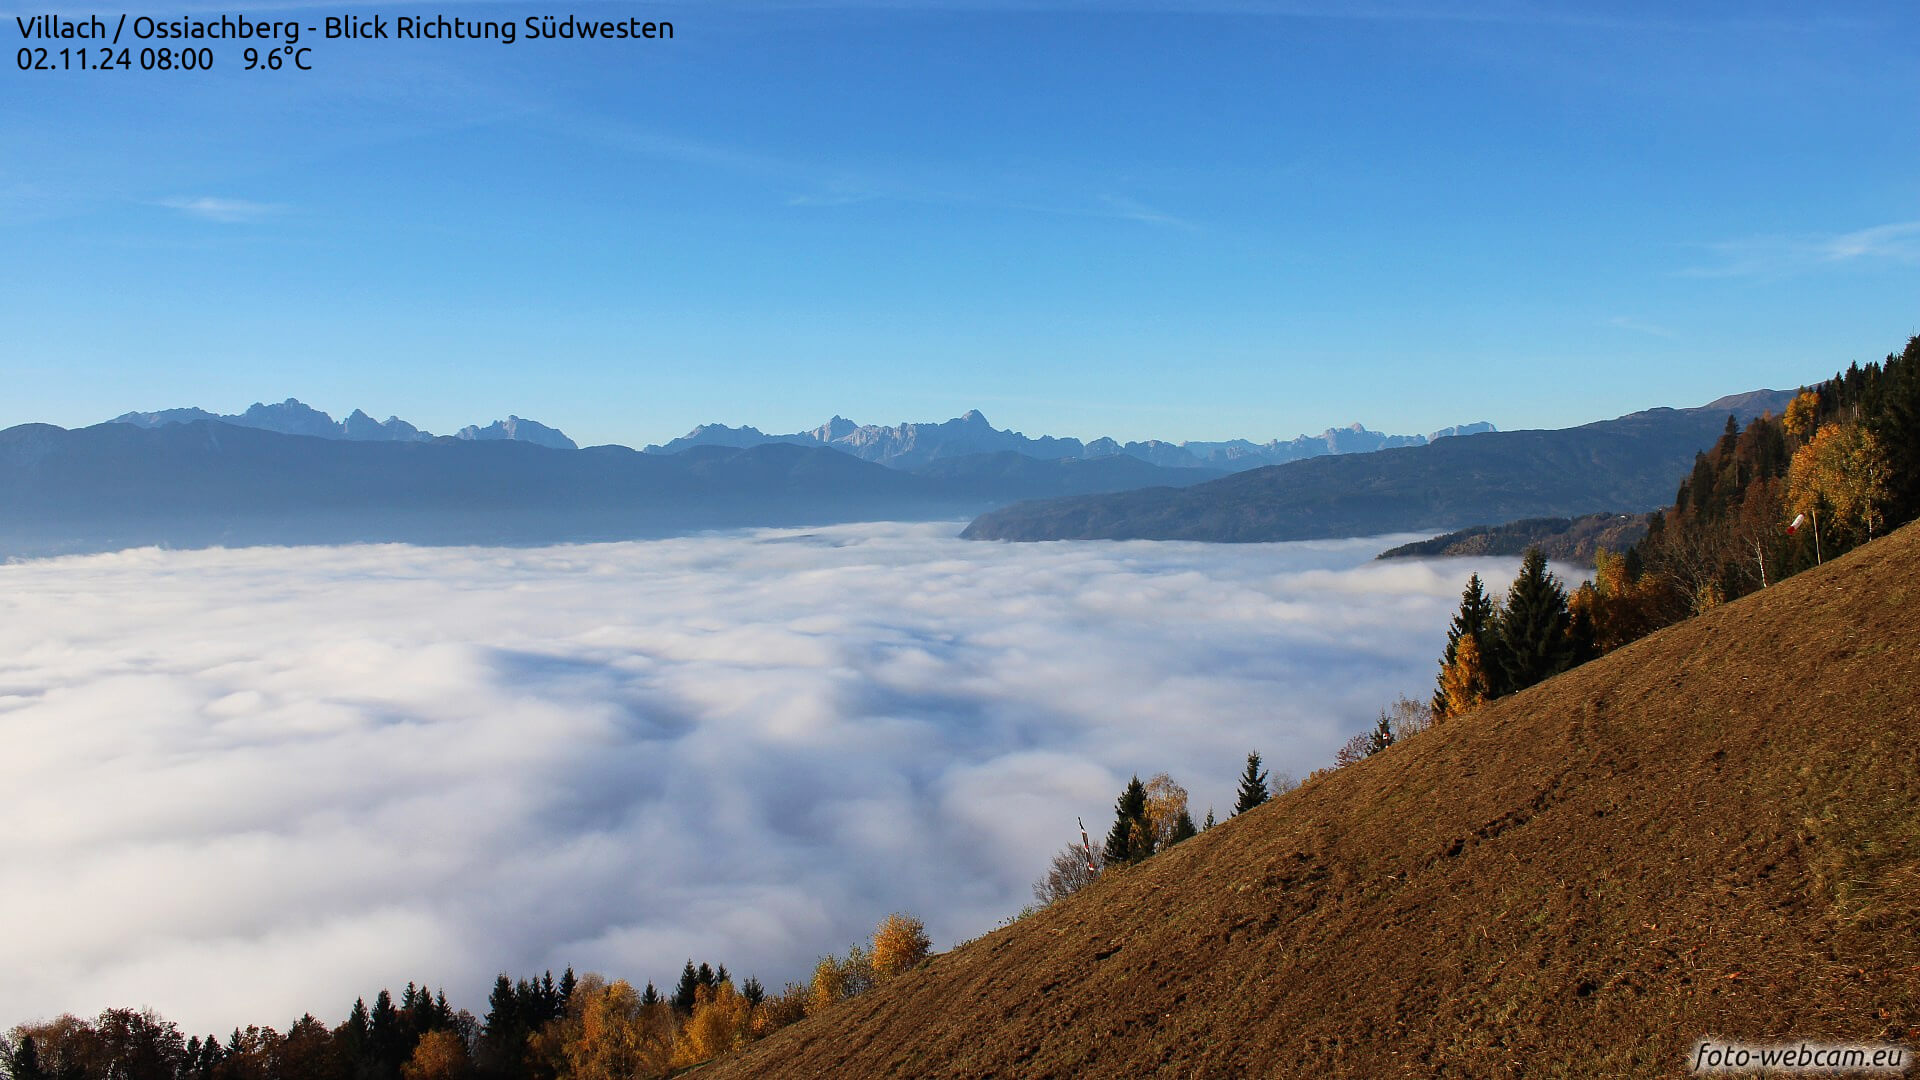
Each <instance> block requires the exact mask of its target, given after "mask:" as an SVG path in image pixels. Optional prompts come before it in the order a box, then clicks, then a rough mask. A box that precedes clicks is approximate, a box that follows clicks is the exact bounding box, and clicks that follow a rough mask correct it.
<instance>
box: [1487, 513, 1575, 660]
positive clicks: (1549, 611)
mask: <svg viewBox="0 0 1920 1080" xmlns="http://www.w3.org/2000/svg"><path fill="white" fill-rule="evenodd" d="M1568 621H1569V620H1568V615H1567V593H1566V590H1565V589H1563V588H1561V587H1560V581H1559V579H1558V578H1555V577H1554V576H1553V575H1552V574H1550V573H1548V572H1547V557H1546V556H1545V555H1543V554H1541V553H1540V549H1539V548H1537V547H1536V548H1528V549H1527V554H1526V555H1525V557H1524V558H1522V559H1521V561H1520V574H1519V576H1518V577H1516V578H1514V579H1513V587H1512V588H1510V589H1508V590H1507V603H1506V607H1505V608H1503V609H1502V610H1501V612H1500V615H1499V618H1498V620H1497V622H1498V626H1499V631H1500V632H1499V639H1500V657H1499V660H1500V672H1499V674H1500V681H1499V683H1498V684H1497V685H1496V686H1495V687H1494V689H1495V690H1496V694H1495V696H1499V695H1500V694H1510V693H1514V692H1515V691H1519V690H1525V689H1526V688H1527V687H1529V686H1532V685H1534V684H1535V683H1538V682H1543V681H1545V680H1547V679H1550V678H1552V677H1553V676H1555V675H1558V674H1560V673H1561V672H1562V671H1565V670H1567V668H1569V667H1572V666H1573V651H1574V642H1573V639H1572V637H1571V636H1570V635H1569V634H1568V632H1567V631H1568V629H1569V626H1568ZM1489 674H1491V672H1489Z"/></svg>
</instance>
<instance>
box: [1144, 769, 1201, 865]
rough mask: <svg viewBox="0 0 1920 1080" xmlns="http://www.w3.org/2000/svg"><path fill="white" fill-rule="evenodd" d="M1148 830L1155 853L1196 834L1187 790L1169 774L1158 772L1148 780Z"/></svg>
mask: <svg viewBox="0 0 1920 1080" xmlns="http://www.w3.org/2000/svg"><path fill="white" fill-rule="evenodd" d="M1147 831H1148V832H1151V833H1152V834H1153V836H1152V840H1153V847H1152V850H1154V851H1165V850H1166V849H1167V848H1169V847H1171V846H1172V845H1174V844H1177V843H1179V842H1180V841H1182V840H1185V839H1186V838H1187V837H1189V836H1192V835H1193V834H1194V832H1195V829H1194V827H1193V816H1192V815H1191V814H1189V813H1188V812H1187V789H1186V788H1183V787H1181V786H1180V785H1179V784H1177V783H1175V782H1174V780H1173V777H1171V776H1168V775H1167V774H1166V773H1155V774H1154V776H1153V779H1151V780H1148V781H1147Z"/></svg>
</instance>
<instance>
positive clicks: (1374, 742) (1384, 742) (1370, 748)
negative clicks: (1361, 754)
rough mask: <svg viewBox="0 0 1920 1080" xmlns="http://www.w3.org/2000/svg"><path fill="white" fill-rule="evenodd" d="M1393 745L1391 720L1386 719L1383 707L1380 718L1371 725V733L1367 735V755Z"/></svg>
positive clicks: (1369, 755) (1370, 755)
mask: <svg viewBox="0 0 1920 1080" xmlns="http://www.w3.org/2000/svg"><path fill="white" fill-rule="evenodd" d="M1392 745H1393V721H1391V720H1388V719H1387V713H1386V710H1385V709H1382V710H1381V711H1380V720H1379V722H1378V723H1376V724H1374V725H1373V734H1372V735H1369V736H1368V737H1367V756H1368V757H1372V756H1373V755H1375V754H1377V753H1379V752H1380V751H1382V750H1385V749H1386V748H1387V747H1389V746H1392Z"/></svg>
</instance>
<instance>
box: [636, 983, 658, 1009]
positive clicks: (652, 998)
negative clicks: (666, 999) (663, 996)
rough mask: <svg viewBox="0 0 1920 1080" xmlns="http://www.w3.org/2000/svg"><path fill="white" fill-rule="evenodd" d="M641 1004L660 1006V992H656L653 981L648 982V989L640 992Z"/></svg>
mask: <svg viewBox="0 0 1920 1080" xmlns="http://www.w3.org/2000/svg"><path fill="white" fill-rule="evenodd" d="M640 1004H642V1005H658V1004H660V991H658V990H655V989H654V988H653V980H652V979H648V980H647V988H646V989H645V990H642V991H641V992H640Z"/></svg>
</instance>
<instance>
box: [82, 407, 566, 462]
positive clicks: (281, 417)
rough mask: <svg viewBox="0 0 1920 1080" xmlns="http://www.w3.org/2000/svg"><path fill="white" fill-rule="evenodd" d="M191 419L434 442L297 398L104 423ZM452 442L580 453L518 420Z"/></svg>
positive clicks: (558, 436)
mask: <svg viewBox="0 0 1920 1080" xmlns="http://www.w3.org/2000/svg"><path fill="white" fill-rule="evenodd" d="M196 420H217V421H220V422H221V423H224V424H232V425H233V426H235V427H249V428H259V429H260V430H262V431H276V432H279V433H280V434H282V435H306V436H309V437H311V438H316V439H347V440H350V441H353V442H422V441H425V440H427V439H431V438H433V437H434V435H433V433H432V432H430V431H422V430H420V429H419V428H417V427H414V426H413V425H412V424H409V423H407V422H406V421H405V420H402V419H400V418H399V417H397V416H389V417H387V418H386V419H385V420H375V419H374V418H373V417H371V416H368V415H367V414H366V413H364V412H362V411H360V410H359V409H355V410H353V413H352V414H351V415H349V416H348V417H347V418H346V419H345V420H341V421H338V422H336V421H335V420H334V418H333V417H332V416H329V415H328V414H326V413H324V412H321V411H320V410H319V409H316V408H314V407H313V406H311V405H307V404H305V403H304V402H301V401H300V400H298V399H297V398H288V399H287V400H285V401H283V402H280V403H279V404H278V405H264V404H261V403H260V402H257V401H256V402H254V403H253V404H252V405H250V406H248V407H247V411H246V412H243V413H235V414H233V415H230V416H221V415H219V414H218V413H211V412H208V411H207V410H205V409H200V408H186V409H161V410H159V411H158V412H129V413H121V414H120V415H119V416H116V417H114V418H113V419H112V420H110V421H108V423H112V424H132V425H133V426H135V427H143V428H157V427H164V426H166V425H168V424H190V423H193V422H194V421H196ZM453 437H454V438H456V439H470V440H475V441H481V442H491V441H494V440H500V439H510V440H514V441H517V442H528V443H533V444H535V445H537V446H550V447H553V448H554V449H556V450H578V449H579V448H580V447H579V445H578V444H577V443H575V442H574V441H573V440H572V439H569V438H567V436H566V434H565V433H564V432H562V431H560V430H559V429H558V428H550V427H548V426H547V425H545V424H542V423H539V422H538V421H534V420H527V419H524V418H522V417H518V416H509V417H507V418H506V419H505V420H495V421H494V422H493V423H491V424H489V425H487V426H486V427H481V426H479V425H477V424H469V425H467V426H466V427H463V428H461V429H460V430H459V431H458V432H456V433H454V436H453Z"/></svg>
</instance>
